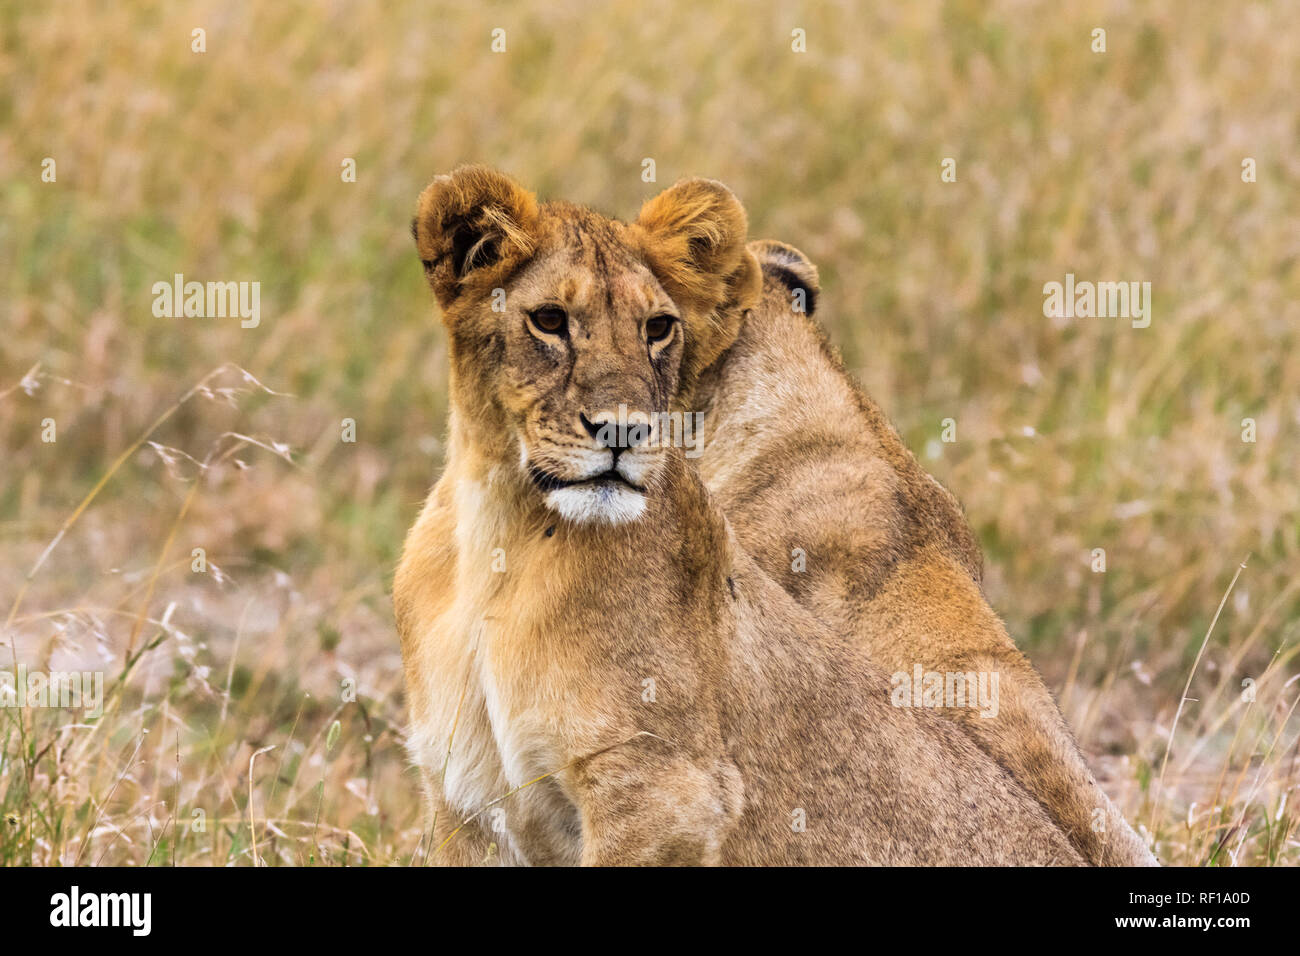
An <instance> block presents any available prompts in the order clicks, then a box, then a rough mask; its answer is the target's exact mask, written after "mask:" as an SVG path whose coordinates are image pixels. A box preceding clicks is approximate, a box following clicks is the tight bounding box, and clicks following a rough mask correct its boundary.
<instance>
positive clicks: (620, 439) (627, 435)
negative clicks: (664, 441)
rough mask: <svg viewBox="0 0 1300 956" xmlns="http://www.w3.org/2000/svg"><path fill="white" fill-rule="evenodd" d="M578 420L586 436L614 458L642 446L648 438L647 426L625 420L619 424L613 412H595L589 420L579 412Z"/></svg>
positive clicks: (584, 414) (648, 427) (583, 413)
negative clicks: (612, 453)
mask: <svg viewBox="0 0 1300 956" xmlns="http://www.w3.org/2000/svg"><path fill="white" fill-rule="evenodd" d="M578 418H579V420H580V421H581V422H582V427H583V428H584V429H586V432H587V434H588V435H590V436H591V437H592V438H594V439H595V440H596V441H598V442H600V444H601V445H602V446H603V447H605V448H609V449H611V450H612V451H613V452H614V457H615V458H617V457H618V454H619V452H622V451H626V450H627V449H629V448H635V447H636V446H637V445H644V444H645V443H646V441H647V440H648V439H649V438H650V426H649V424H641V423H639V422H637V421H635V420H633V421H630V422H629V421H628V420H626V419H624V420H623V421H622V422H620V421H619V416H618V415H616V414H615V413H614V412H596V413H595V414H593V415H592V416H591V417H590V418H589V417H587V414H586V412H579V413H578Z"/></svg>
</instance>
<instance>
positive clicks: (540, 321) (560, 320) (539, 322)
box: [528, 305, 569, 335]
mask: <svg viewBox="0 0 1300 956" xmlns="http://www.w3.org/2000/svg"><path fill="white" fill-rule="evenodd" d="M528 320H529V321H530V322H532V323H533V326H534V327H535V328H536V329H537V330H538V331H539V332H545V333H546V334H547V335H563V334H564V333H565V331H566V330H567V329H568V325H569V317H568V316H567V315H566V314H565V312H564V310H563V309H561V308H559V307H558V306H554V305H544V306H542V307H541V308H540V309H534V310H533V311H532V312H529V313H528Z"/></svg>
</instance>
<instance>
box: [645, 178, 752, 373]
mask: <svg viewBox="0 0 1300 956" xmlns="http://www.w3.org/2000/svg"><path fill="white" fill-rule="evenodd" d="M636 227H637V228H638V229H639V230H640V231H641V233H642V235H643V237H644V241H643V247H644V250H645V255H646V259H647V261H648V262H649V264H650V268H651V269H652V270H653V271H654V273H655V275H656V276H657V277H658V279H659V281H660V282H661V283H663V286H664V289H665V290H667V292H668V294H669V295H670V296H672V297H673V299H674V301H676V302H679V303H681V304H682V305H684V306H686V307H687V309H689V311H690V312H691V313H692V314H691V315H689V316H688V317H687V318H686V322H687V355H686V364H687V366H688V371H693V372H698V371H699V370H700V369H703V368H705V367H707V366H708V365H709V364H711V363H712V362H713V360H714V359H716V358H717V357H718V356H719V355H721V354H722V352H723V351H724V350H726V348H727V347H728V346H730V345H731V343H732V342H733V341H734V340H735V338H736V334H737V333H738V331H739V329H740V316H741V314H742V313H743V312H744V310H745V309H747V308H749V307H750V306H751V305H752V304H753V302H754V301H755V300H756V299H757V297H758V295H759V293H760V290H761V286H762V276H761V273H760V270H759V267H758V263H757V261H756V260H755V259H754V257H753V255H751V254H750V253H749V251H748V250H747V249H746V248H745V232H746V230H747V229H748V220H747V217H746V216H745V207H744V206H742V205H741V204H740V200H739V199H737V198H736V197H735V196H734V195H733V194H732V192H731V190H729V189H728V188H727V187H726V186H724V185H722V183H719V182H716V181H714V180H711V179H686V180H683V181H682V182H679V183H678V184H677V185H676V186H673V187H672V188H671V189H667V190H665V191H664V192H662V193H660V194H659V195H658V196H656V197H654V198H653V199H651V200H650V201H649V202H647V203H646V204H645V205H644V206H642V207H641V214H640V215H639V216H638V217H637V221H636Z"/></svg>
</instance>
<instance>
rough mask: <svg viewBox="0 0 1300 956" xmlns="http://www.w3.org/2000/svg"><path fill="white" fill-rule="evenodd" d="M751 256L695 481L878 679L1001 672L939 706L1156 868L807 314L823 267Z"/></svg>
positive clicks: (947, 513)
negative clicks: (986, 710) (985, 710)
mask: <svg viewBox="0 0 1300 956" xmlns="http://www.w3.org/2000/svg"><path fill="white" fill-rule="evenodd" d="M749 248H750V251H751V252H752V253H754V254H755V256H756V257H757V258H758V260H759V261H760V263H761V265H762V268H763V273H764V283H763V293H762V297H761V299H760V300H759V302H758V303H757V304H754V305H753V308H752V309H750V310H749V311H748V313H747V314H745V315H744V321H743V324H742V325H741V327H740V331H739V335H738V337H737V339H736V341H735V342H734V343H733V344H732V345H731V347H730V348H729V349H728V351H727V352H726V353H725V354H724V357H723V358H722V359H721V360H720V361H719V362H718V363H716V364H715V365H714V366H712V367H711V368H709V369H708V370H707V371H706V372H705V373H704V375H703V377H702V379H701V381H700V384H699V387H698V388H697V391H696V395H695V402H696V403H697V404H698V406H699V407H701V408H705V409H707V415H706V419H705V422H706V428H705V434H706V436H707V444H706V448H705V453H704V455H703V457H702V458H701V459H700V460H699V467H700V473H701V476H702V477H703V478H704V481H705V483H706V485H707V486H708V488H709V491H710V492H711V493H712V494H713V495H714V496H715V497H716V499H717V501H718V503H719V504H720V505H721V507H722V509H723V511H724V512H725V513H726V515H727V517H728V520H729V521H730V522H731V524H732V526H733V528H734V529H735V533H736V535H737V537H738V539H739V540H740V543H741V545H742V546H743V547H744V548H745V549H746V550H747V551H748V552H749V553H750V554H751V555H752V557H753V559H754V560H755V562H756V563H757V564H758V565H759V566H760V567H761V568H762V569H763V570H765V571H766V572H768V574H770V575H771V576H772V578H773V579H774V580H775V581H777V582H778V583H779V584H780V585H781V586H782V587H783V588H784V589H785V590H786V591H788V592H789V593H790V594H791V595H793V596H794V597H795V598H796V599H797V600H798V601H799V603H801V604H802V605H804V606H805V607H807V608H809V609H810V610H812V611H813V612H814V613H815V614H816V615H817V616H818V617H819V618H820V619H821V620H822V621H824V622H825V623H826V624H828V625H830V626H831V627H832V628H833V629H835V630H836V631H837V633H841V634H849V635H853V636H854V637H855V638H856V639H857V641H858V643H859V645H860V646H862V647H864V648H865V649H867V651H868V652H869V654H870V656H871V657H872V659H873V661H875V662H876V663H877V664H878V665H879V666H880V667H882V668H884V669H885V670H886V671H889V672H906V673H911V672H912V671H913V668H914V666H915V665H917V664H919V665H921V667H922V668H923V669H924V670H926V671H938V672H972V671H974V672H981V671H982V672H986V673H989V672H997V673H998V674H999V694H1000V705H999V711H998V714H997V716H996V717H992V718H990V717H985V716H981V715H980V713H979V712H978V711H977V710H974V709H971V708H969V707H967V708H945V709H939V710H936V713H940V714H943V715H945V716H947V717H950V718H952V719H953V720H954V721H956V723H957V724H959V725H960V726H961V727H962V728H963V729H964V730H965V731H966V732H967V733H968V734H969V735H970V737H971V738H972V739H973V740H974V741H976V742H977V743H978V744H979V745H980V747H982V748H983V749H984V750H985V751H986V752H987V753H989V754H990V755H991V756H992V757H993V758H994V759H996V760H997V762H998V763H999V764H1000V765H1001V766H1002V767H1004V768H1005V769H1006V770H1008V771H1009V772H1010V773H1011V774H1012V775H1013V776H1014V777H1015V778H1016V780H1018V781H1019V782H1020V783H1021V784H1022V785H1023V786H1025V787H1026V788H1028V789H1029V791H1030V792H1032V793H1033V794H1034V795H1035V796H1036V797H1037V798H1038V799H1039V801H1040V802H1041V803H1042V805H1043V806H1044V807H1045V808H1046V809H1047V811H1048V813H1049V814H1050V815H1051V817H1052V819H1053V820H1055V821H1056V823H1057V824H1058V825H1059V826H1060V827H1061V828H1062V829H1063V830H1064V831H1065V832H1066V833H1067V834H1068V835H1069V837H1070V840H1071V842H1072V843H1073V845H1074V846H1075V848H1076V849H1077V850H1078V851H1079V852H1080V854H1081V855H1082V856H1083V857H1084V859H1086V860H1087V861H1089V862H1090V863H1093V864H1097V865H1151V864H1154V863H1155V859H1154V857H1153V856H1152V854H1151V853H1150V851H1149V850H1148V849H1147V847H1146V846H1145V844H1144V843H1143V842H1142V840H1141V839H1140V838H1139V837H1138V836H1137V834H1136V833H1135V832H1134V831H1133V829H1132V828H1131V827H1130V826H1129V824H1128V823H1127V822H1126V821H1125V820H1124V818H1123V816H1122V815H1121V814H1120V813H1119V812H1118V810H1117V809H1116V808H1115V806H1114V805H1113V804H1112V802H1111V801H1110V800H1109V798H1107V796H1106V795H1105V793H1103V792H1102V790H1101V788H1100V787H1099V786H1098V784H1097V782H1096V780H1095V778H1094V777H1093V775H1092V773H1091V772H1090V771H1089V769H1088V766H1087V764H1086V763H1085V761H1084V759H1083V757H1082V755H1081V754H1080V752H1079V748H1078V746H1077V745H1076V744H1075V741H1074V739H1073V737H1072V735H1071V733H1070V731H1069V728H1068V727H1067V725H1066V723H1065V719H1064V718H1063V717H1062V715H1061V712H1060V710H1059V709H1058V707H1057V706H1056V703H1055V701H1054V700H1053V699H1052V696H1051V694H1050V692H1049V691H1048V690H1047V688H1046V686H1044V684H1043V681H1042V679H1041V678H1040V677H1039V675H1038V673H1037V672H1036V671H1035V670H1034V668H1033V667H1032V665H1031V664H1030V663H1029V662H1028V660H1026V658H1025V657H1024V655H1023V654H1021V652H1020V651H1019V650H1018V649H1017V648H1016V646H1015V644H1014V643H1013V642H1012V640H1011V638H1010V636H1009V635H1008V634H1007V631H1006V629H1005V627H1004V626H1003V624H1002V622H1001V620H999V618H998V616H997V615H996V614H995V613H994V612H993V611H992V609H991V608H990V607H989V605H988V603H987V602H986V601H985V600H984V597H983V594H982V592H981V589H980V578H981V555H980V552H979V548H978V545H977V544H976V542H975V538H974V536H973V535H972V533H971V531H970V529H969V526H968V524H967V522H966V519H965V516H964V515H963V514H962V511H961V508H960V507H959V505H958V504H957V502H956V500H955V499H954V498H953V496H952V495H951V494H949V493H948V491H947V490H945V489H944V488H943V487H942V486H940V485H939V483H938V482H936V481H935V480H934V479H933V478H931V477H930V476H929V475H928V474H926V472H925V471H924V469H922V468H921V467H920V465H919V464H918V463H917V462H916V459H915V458H914V457H913V456H912V454H911V452H910V451H908V449H907V448H906V446H904V444H903V443H902V441H901V440H900V438H899V437H898V434H897V433H896V432H895V431H894V429H893V428H892V427H891V426H890V424H889V422H888V421H887V420H886V419H885V417H884V415H883V414H882V413H881V411H880V409H879V408H878V407H877V406H876V405H875V404H874V403H873V402H872V401H871V400H870V399H868V398H867V397H866V396H865V395H864V394H863V393H862V392H861V390H860V389H859V388H858V387H857V386H856V385H855V384H854V383H853V382H852V381H851V380H850V379H849V377H848V375H847V374H846V373H845V371H844V369H843V367H842V365H841V363H840V361H839V358H838V356H837V355H836V354H835V353H834V351H833V350H832V349H831V348H830V347H829V346H828V344H827V342H826V339H825V336H824V335H823V333H822V331H821V329H820V328H819V327H818V326H817V324H816V322H815V321H814V320H813V319H811V318H810V317H809V313H811V312H812V308H813V306H814V305H815V302H816V298H817V295H818V292H819V289H818V280H817V271H816V269H815V268H814V267H813V265H812V263H811V262H809V261H808V259H807V258H806V257H805V256H804V255H803V254H802V253H800V252H799V251H798V250H796V249H794V248H792V247H790V246H787V245H784V244H782V243H777V242H756V243H751V244H750V247H749ZM796 303H801V304H802V305H803V311H798V310H796V308H795V305H796ZM796 549H798V553H799V554H802V555H803V556H804V558H803V560H802V561H801V560H798V555H797V554H796Z"/></svg>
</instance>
